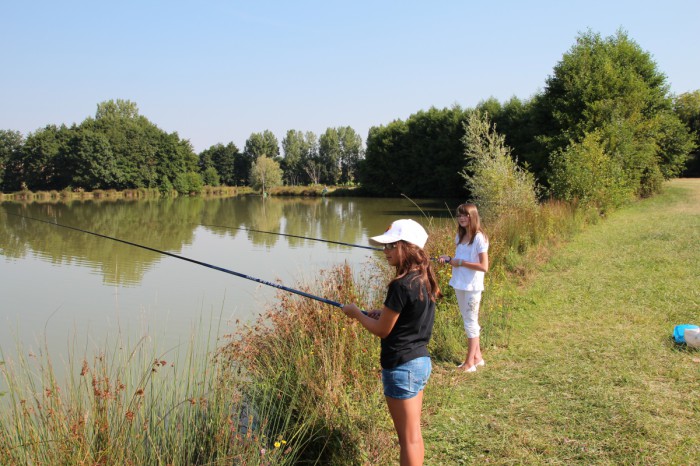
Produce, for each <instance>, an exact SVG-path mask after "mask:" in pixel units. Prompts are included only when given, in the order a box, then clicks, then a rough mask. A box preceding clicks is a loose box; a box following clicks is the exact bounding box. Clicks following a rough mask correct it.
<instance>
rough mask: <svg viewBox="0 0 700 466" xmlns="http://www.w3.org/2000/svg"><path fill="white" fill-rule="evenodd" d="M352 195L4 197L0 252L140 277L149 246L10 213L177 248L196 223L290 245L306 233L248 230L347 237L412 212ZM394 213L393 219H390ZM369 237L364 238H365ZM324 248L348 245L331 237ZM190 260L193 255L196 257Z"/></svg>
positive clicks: (110, 279)
mask: <svg viewBox="0 0 700 466" xmlns="http://www.w3.org/2000/svg"><path fill="white" fill-rule="evenodd" d="M397 202H398V201H397V200H393V201H387V200H378V199H374V200H373V199H362V200H361V201H358V200H356V199H350V198H337V199H332V200H331V199H325V198H299V197H292V198H283V197H273V198H267V199H263V198H261V197H259V196H246V197H235V198H217V199H208V200H205V199H202V198H198V197H196V198H176V199H156V200H104V201H100V200H89V201H74V202H70V203H55V204H41V203H31V204H16V203H9V202H6V203H3V204H2V206H1V207H0V222H1V223H0V254H2V255H4V256H6V257H9V258H23V257H25V256H27V255H28V254H30V253H32V252H33V253H34V254H35V255H37V256H38V257H41V258H43V259H44V260H48V261H50V262H51V263H54V264H70V263H73V262H75V263H79V264H83V265H87V266H89V267H91V268H92V269H93V270H95V271H97V272H99V273H100V274H101V275H102V276H103V280H104V282H105V283H107V284H118V285H129V284H138V283H139V282H140V281H141V280H142V278H143V276H144V274H145V273H146V271H148V270H149V269H150V268H151V267H153V265H154V264H155V263H157V262H158V261H159V260H161V259H162V256H161V255H159V254H157V253H155V252H151V251H147V250H144V249H140V248H135V247H133V246H129V245H126V244H122V243H119V242H116V241H109V240H107V239H104V238H100V237H96V236H93V235H88V234H85V233H81V232H78V231H74V230H69V229H65V228H59V227H55V226H51V225H48V224H45V223H41V222H35V221H32V220H28V219H23V218H20V217H17V216H14V215H8V213H14V214H18V215H24V216H28V217H35V218H40V219H45V220H52V221H55V222H57V223H60V224H63V225H68V226H71V227H75V228H81V229H84V230H88V231H92V232H95V233H100V234H103V235H107V236H112V237H115V238H119V239H123V240H126V241H130V242H133V243H137V244H142V245H144V246H148V247H152V248H156V249H162V250H164V251H168V252H171V253H173V254H180V252H181V251H182V249H183V247H185V246H187V245H190V244H192V242H193V240H194V232H195V229H196V228H197V227H198V226H200V225H203V226H204V227H205V228H206V229H208V230H209V231H211V232H212V233H214V234H216V235H219V236H222V237H231V238H235V237H237V236H238V235H241V234H242V235H245V237H246V238H247V239H248V241H249V242H250V243H251V244H253V245H254V246H261V247H272V246H275V245H277V244H278V243H279V242H280V241H284V242H285V243H284V244H286V245H288V246H289V247H292V248H299V247H304V245H305V244H307V243H306V242H307V241H308V240H305V239H303V238H294V237H288V236H279V235H271V234H265V233H260V232H255V231H247V230H249V229H254V230H261V231H269V232H275V233H286V234H292V235H297V236H305V237H310V238H320V239H326V240H330V241H340V242H345V243H350V244H360V243H362V242H363V236H371V235H375V234H377V233H380V232H381V231H383V229H385V228H386V226H387V225H388V224H389V223H390V221H387V220H386V214H387V209H390V210H392V212H391V216H392V217H394V216H396V218H399V216H401V217H405V216H407V215H405V214H409V213H410V214H413V215H415V214H416V211H415V210H413V211H411V206H410V203H397ZM392 220H393V218H392ZM365 243H366V241H365ZM328 247H329V248H347V247H348V246H342V245H336V244H330V243H329V244H328ZM193 259H196V258H194V257H193Z"/></svg>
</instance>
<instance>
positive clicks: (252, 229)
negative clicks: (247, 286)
mask: <svg viewBox="0 0 700 466" xmlns="http://www.w3.org/2000/svg"><path fill="white" fill-rule="evenodd" d="M195 225H201V226H203V227H213V228H228V229H232V230H244V231H253V232H255V233H265V234H268V235H279V236H289V237H290V238H299V239H308V240H312V241H321V242H323V243H332V244H340V245H342V246H350V247H352V248H363V249H371V250H372V251H381V250H382V248H375V247H372V246H363V245H361V244H352V243H343V242H342V241H331V240H328V239H321V238H310V237H308V236H299V235H291V234H288V233H276V232H274V231H263V230H256V229H254V228H243V227H230V226H226V225H207V224H204V223H196V224H195Z"/></svg>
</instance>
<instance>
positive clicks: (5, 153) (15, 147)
mask: <svg viewBox="0 0 700 466" xmlns="http://www.w3.org/2000/svg"><path fill="white" fill-rule="evenodd" d="M23 144H24V137H23V136H22V133H20V132H19V131H11V130H4V129H3V130H0V192H3V191H5V190H7V189H8V188H7V185H6V182H5V171H6V167H7V166H8V165H9V164H10V163H11V160H13V159H17V158H18V157H19V154H20V151H21V150H22V145H23Z"/></svg>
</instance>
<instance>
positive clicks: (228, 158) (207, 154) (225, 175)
mask: <svg viewBox="0 0 700 466" xmlns="http://www.w3.org/2000/svg"><path fill="white" fill-rule="evenodd" d="M239 155H240V152H239V151H238V147H236V145H235V144H234V143H233V142H229V143H228V144H226V145H225V146H224V145H223V144H216V145H213V146H211V147H210V148H209V149H205V150H204V151H202V153H201V154H199V170H200V172H201V173H204V172H205V171H206V170H207V169H208V168H212V169H214V170H216V173H217V174H218V178H219V179H220V181H221V183H223V184H225V185H226V186H235V185H236V175H235V170H234V167H235V163H236V157H238V156H239ZM207 184H208V183H207Z"/></svg>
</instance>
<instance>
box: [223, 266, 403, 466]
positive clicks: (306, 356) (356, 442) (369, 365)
mask: <svg viewBox="0 0 700 466" xmlns="http://www.w3.org/2000/svg"><path fill="white" fill-rule="evenodd" d="M322 275H323V278H322V280H319V282H318V283H317V286H316V287H315V288H316V289H315V290H314V291H313V292H315V293H318V294H319V295H321V296H324V297H326V298H328V299H332V300H336V301H338V302H341V303H347V302H356V303H358V304H359V305H361V306H366V307H367V308H376V307H378V306H379V303H380V302H381V301H377V299H378V298H377V296H380V295H381V299H383V297H384V296H383V291H384V290H383V285H384V284H385V283H386V281H385V280H383V279H381V278H379V277H377V276H374V277H372V276H365V277H364V278H361V279H359V280H358V281H356V280H355V279H354V278H353V276H352V271H351V270H350V268H349V267H347V266H340V267H338V268H335V269H333V270H331V271H329V272H325V273H323V274H322ZM377 288H379V290H378V289H377ZM305 291H306V290H305ZM221 356H222V358H225V359H226V360H229V361H231V362H232V366H236V367H240V368H241V370H243V371H244V372H245V374H246V376H247V377H249V379H250V381H251V384H252V385H253V386H255V387H256V389H257V390H258V392H259V394H260V398H261V399H267V400H273V401H274V402H275V406H274V408H271V409H272V410H274V411H275V412H276V413H279V414H277V417H278V418H285V419H287V420H288V423H287V425H286V426H278V428H277V430H272V431H271V432H270V435H274V436H279V437H284V438H290V437H292V435H291V434H290V433H289V432H300V433H302V432H303V434H304V435H303V448H302V450H301V451H300V452H299V455H300V456H299V458H298V460H299V461H300V462H305V461H308V462H310V463H313V464H334V465H345V464H347V465H351V464H352V465H354V464H381V463H385V462H386V455H387V449H388V450H390V451H392V450H393V448H391V447H390V445H392V442H393V437H394V435H393V432H392V430H391V427H390V426H391V424H390V419H389V417H388V413H387V412H386V407H385V405H384V397H383V395H382V389H381V382H380V366H379V341H378V340H377V339H376V338H375V337H373V336H371V335H370V334H369V333H368V332H366V331H365V330H364V329H363V328H362V327H361V326H360V325H359V324H358V323H357V321H355V320H349V319H347V318H346V317H345V315H343V313H342V312H341V311H340V310H339V309H337V308H335V307H331V306H329V305H327V304H322V303H320V302H318V301H312V300H309V299H307V298H303V297H300V296H297V295H289V294H287V295H283V296H281V297H280V301H279V304H278V305H277V306H276V307H275V308H274V309H272V310H270V311H268V312H267V313H266V314H264V315H262V316H261V317H260V321H259V322H258V323H257V324H256V325H254V326H252V327H249V328H248V329H247V331H244V332H241V333H240V334H239V335H238V336H237V337H236V338H234V339H233V340H232V341H231V343H230V344H228V345H227V346H226V347H225V348H223V350H222V354H221ZM283 427H284V428H283ZM392 453H393V451H392Z"/></svg>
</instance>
